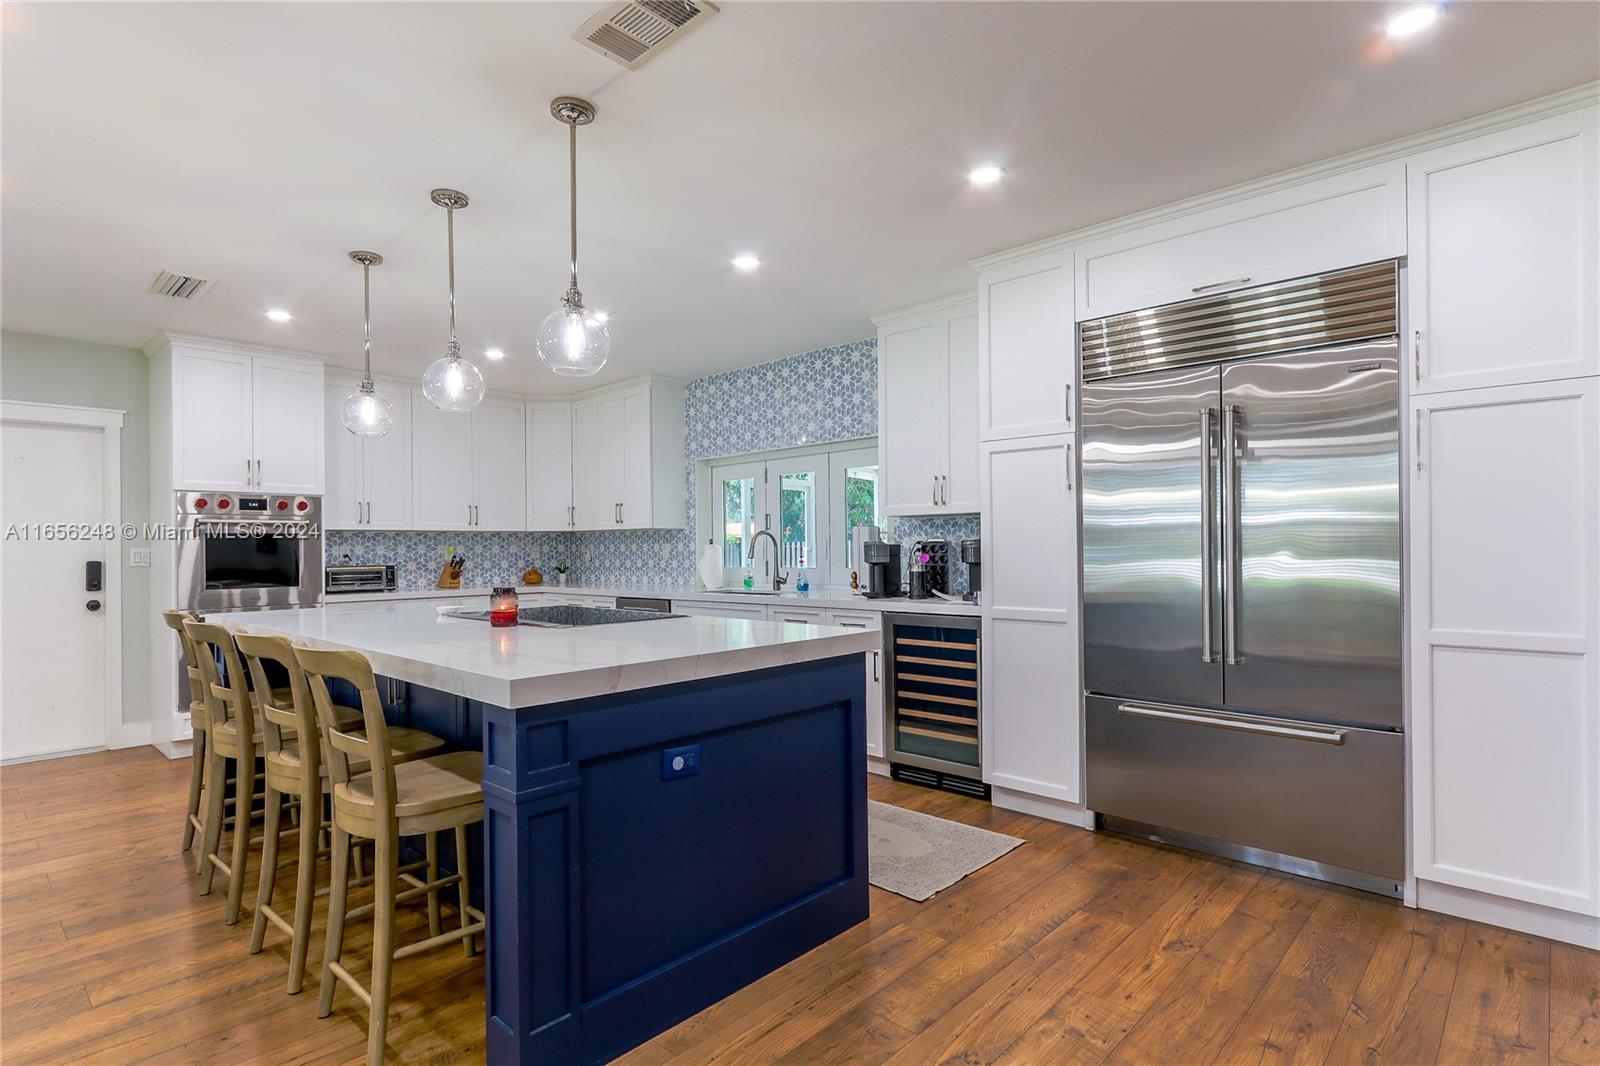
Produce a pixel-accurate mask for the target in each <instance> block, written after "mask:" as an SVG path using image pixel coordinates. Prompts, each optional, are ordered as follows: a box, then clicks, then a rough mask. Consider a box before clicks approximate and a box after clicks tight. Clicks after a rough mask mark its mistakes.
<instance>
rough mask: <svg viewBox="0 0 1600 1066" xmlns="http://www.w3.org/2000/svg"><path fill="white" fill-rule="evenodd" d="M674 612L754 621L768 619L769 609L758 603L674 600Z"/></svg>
mask: <svg viewBox="0 0 1600 1066" xmlns="http://www.w3.org/2000/svg"><path fill="white" fill-rule="evenodd" d="M672 613H673V614H688V615H694V616H695V617H697V618H747V619H749V620H751V621H754V622H765V621H766V620H767V609H766V608H765V607H763V606H762V605H760V604H758V603H680V602H679V601H677V600H673V601H672Z"/></svg>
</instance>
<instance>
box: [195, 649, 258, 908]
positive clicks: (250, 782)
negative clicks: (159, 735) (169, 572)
mask: <svg viewBox="0 0 1600 1066" xmlns="http://www.w3.org/2000/svg"><path fill="white" fill-rule="evenodd" d="M183 626H184V631H185V632H187V633H188V634H189V639H190V640H191V641H193V642H194V650H195V658H196V659H197V660H198V661H199V666H200V675H201V679H202V686H201V687H202V689H203V690H204V692H205V693H206V699H207V708H208V711H209V714H210V719H211V721H210V724H209V734H210V735H209V737H208V739H207V743H206V748H207V752H206V754H207V765H206V776H207V778H208V779H209V780H210V781H211V782H212V783H213V785H214V787H208V788H207V789H206V813H205V842H204V844H203V845H202V847H203V851H202V854H201V864H202V865H201V871H200V894H201V895H202V896H205V895H209V894H210V893H211V886H212V881H213V878H214V877H215V876H216V871H218V870H221V871H222V872H223V873H224V874H226V875H227V877H228V905H227V908H226V909H225V911H224V912H223V921H224V922H226V923H227V924H228V925H234V924H236V923H237V922H238V921H239V903H240V901H241V900H242V899H243V898H244V881H245V868H246V866H247V865H248V863H249V857H250V845H251V844H252V843H253V842H254V841H252V839H251V836H250V826H251V823H252V821H253V820H254V817H253V812H252V807H253V805H254V800H255V798H256V756H257V754H259V752H260V745H261V740H262V738H261V731H260V729H259V727H258V726H257V725H256V715H255V704H254V701H253V700H252V698H251V692H250V688H249V686H248V685H247V684H246V683H245V671H244V666H243V664H241V663H240V662H239V651H238V649H237V648H236V647H235V646H234V643H233V634H232V633H230V632H229V631H228V630H227V629H225V628H223V627H222V626H219V625H216V624H214V623H210V622H196V621H195V620H193V619H189V620H188V621H186V622H184V624H183ZM219 659H220V660H221V662H222V667H223V670H224V671H225V672H226V674H227V678H226V681H224V679H223V677H222V676H221V675H220V674H219V673H218V671H217V662H218V660H219ZM230 763H232V764H233V769H234V782H235V783H234V797H235V807H234V816H233V838H232V857H231V858H230V859H227V860H225V859H223V857H222V854H221V852H220V846H221V843H222V829H223V822H224V820H225V819H224V811H225V805H224V801H223V793H224V792H225V791H226V782H227V780H228V768H229V764H230Z"/></svg>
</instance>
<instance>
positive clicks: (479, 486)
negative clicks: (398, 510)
mask: <svg viewBox="0 0 1600 1066" xmlns="http://www.w3.org/2000/svg"><path fill="white" fill-rule="evenodd" d="M411 417H412V447H411V457H412V458H411V484H412V498H413V500H414V504H415V506H414V515H415V520H416V528H418V529H467V530H471V529H482V530H491V529H524V528H526V523H527V520H528V515H527V492H528V485H527V476H528V475H527V463H528V453H527V448H528V445H527V440H526V438H525V436H524V432H523V405H522V403H520V402H518V401H514V400H497V399H487V400H484V401H483V403H482V404H480V405H479V406H478V408H477V409H476V410H474V411H472V412H470V413H468V414H462V413H460V412H455V411H440V410H439V409H438V408H436V407H434V406H433V404H431V403H429V402H428V400H427V397H425V396H423V395H422V390H421V389H413V390H412V391H411Z"/></svg>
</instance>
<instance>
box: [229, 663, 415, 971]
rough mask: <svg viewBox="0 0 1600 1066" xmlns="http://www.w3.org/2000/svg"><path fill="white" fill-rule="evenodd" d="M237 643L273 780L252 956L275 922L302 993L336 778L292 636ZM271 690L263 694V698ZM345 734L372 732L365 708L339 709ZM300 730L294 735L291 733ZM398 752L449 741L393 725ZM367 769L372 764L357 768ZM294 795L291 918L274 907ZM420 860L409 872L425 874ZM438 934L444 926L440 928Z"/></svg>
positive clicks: (411, 755)
mask: <svg viewBox="0 0 1600 1066" xmlns="http://www.w3.org/2000/svg"><path fill="white" fill-rule="evenodd" d="M234 643H235V644H236V645H237V646H238V648H239V654H240V655H241V656H242V657H243V658H244V662H245V666H246V668H247V669H248V670H249V671H250V681H251V687H252V691H253V692H255V693H256V694H257V695H256V697H255V705H256V710H258V711H259V712H260V719H261V741H262V743H261V747H262V750H263V752H264V754H263V758H262V766H263V769H264V771H265V774H264V776H265V778H266V790H265V795H266V826H265V829H264V830H263V832H262V841H263V843H262V845H261V880H260V883H259V887H258V888H257V891H256V911H255V921H254V923H253V924H252V927H251V930H250V954H252V955H254V954H257V953H258V952H260V951H261V946H262V943H263V940H264V939H265V937H266V932H267V923H268V922H269V921H270V922H272V924H274V925H276V926H277V927H278V928H279V929H281V930H283V931H284V933H286V934H287V935H288V937H289V994H290V995H294V994H295V993H297V992H299V991H300V989H301V988H303V987H304V984H305V965H306V946H307V944H308V943H309V942H310V940H311V910H312V904H313V903H314V902H315V899H316V897H317V896H318V895H322V894H323V893H325V892H326V891H327V890H326V889H323V890H321V891H319V890H318V889H317V887H316V885H317V863H318V859H319V857H320V856H321V854H322V848H321V838H322V830H323V828H324V825H325V823H324V821H323V813H322V809H323V796H324V794H326V793H329V792H331V780H330V778H329V777H328V771H327V768H326V767H325V765H324V762H323V757H322V743H321V740H320V737H319V729H318V725H317V712H316V708H315V706H313V704H312V700H311V691H310V689H309V688H308V687H307V684H306V675H305V671H303V670H302V669H300V664H299V663H298V662H297V661H296V660H295V656H294V648H293V646H292V645H291V644H290V643H289V640H288V638H287V637H275V636H266V635H260V634H250V633H235V634H234ZM268 663H271V664H273V665H275V666H276V667H277V668H278V669H280V670H281V671H283V672H284V673H286V674H287V675H288V677H289V684H288V686H287V687H286V688H278V689H273V688H272V687H271V684H270V682H269V679H268V674H267V664H268ZM284 691H287V692H288V693H289V695H290V699H289V702H288V704H287V705H284V704H283V703H281V702H280V699H281V696H280V693H282V692H284ZM263 692H265V693H268V695H266V696H261V695H260V693H263ZM334 711H335V714H336V715H337V717H338V720H339V724H340V727H341V730H342V731H346V732H352V733H359V732H361V731H362V730H364V729H365V728H366V723H365V722H364V721H363V720H362V715H361V710H360V708H358V707H346V706H343V705H341V704H335V705H334ZM291 730H292V732H289V731H291ZM389 744H390V750H391V754H392V755H393V757H394V759H395V761H396V762H406V761H408V760H411V759H417V758H421V757H423V756H425V755H433V754H437V753H439V752H441V751H443V750H444V746H445V742H444V741H443V740H441V739H440V738H439V737H436V736H434V735H433V734H432V733H424V732H423V731H422V730H420V729H404V728H399V727H395V726H391V727H389ZM352 769H353V770H355V771H356V772H365V771H366V770H367V769H368V766H367V765H366V764H365V763H362V764H360V766H359V767H358V768H357V767H353V768H352ZM286 797H296V798H298V801H299V807H300V828H299V832H300V847H299V856H298V858H297V859H295V860H292V861H294V862H295V863H296V866H297V869H296V871H295V893H294V916H293V920H292V922H291V921H289V920H286V919H285V918H284V917H283V915H281V914H280V913H278V911H277V910H275V909H274V908H273V906H272V898H273V894H274V890H275V889H276V887H277V873H278V867H279V863H278V847H279V842H280V838H281V830H282V807H283V801H284V799H285V798H286ZM425 865H426V864H424V863H416V864H413V865H412V866H409V867H404V868H403V869H406V870H413V869H421V868H423V867H424V866H425ZM428 873H429V877H430V879H432V878H434V877H437V876H438V869H437V867H435V868H434V869H431V870H429V871H428ZM432 931H433V932H434V933H437V932H439V930H438V929H434V930H432Z"/></svg>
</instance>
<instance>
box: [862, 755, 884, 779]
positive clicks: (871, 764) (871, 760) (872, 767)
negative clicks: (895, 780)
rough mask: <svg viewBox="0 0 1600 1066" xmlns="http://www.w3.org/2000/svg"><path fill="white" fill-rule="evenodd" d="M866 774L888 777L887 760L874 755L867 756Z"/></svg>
mask: <svg viewBox="0 0 1600 1066" xmlns="http://www.w3.org/2000/svg"><path fill="white" fill-rule="evenodd" d="M867 773H869V774H877V775H879V776H880V777H888V776H889V760H888V759H880V758H878V757H877V756H876V755H868V756H867Z"/></svg>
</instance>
